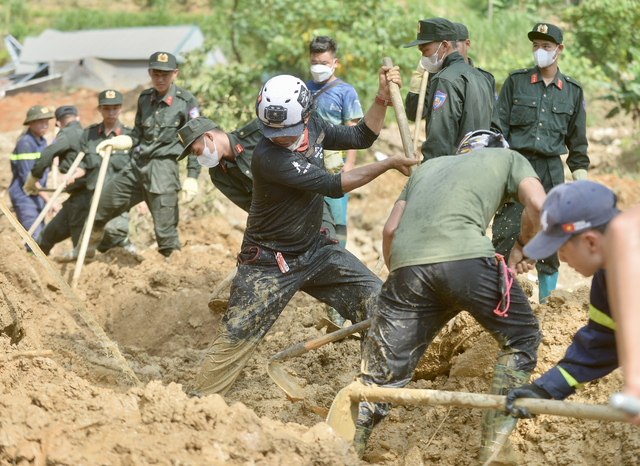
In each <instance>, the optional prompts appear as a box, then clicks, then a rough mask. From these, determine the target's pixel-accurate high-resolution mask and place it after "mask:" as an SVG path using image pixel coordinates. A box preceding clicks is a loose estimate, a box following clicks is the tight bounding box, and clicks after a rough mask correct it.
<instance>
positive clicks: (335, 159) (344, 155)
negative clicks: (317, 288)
mask: <svg viewBox="0 0 640 466" xmlns="http://www.w3.org/2000/svg"><path fill="white" fill-rule="evenodd" d="M337 51H338V44H337V43H336V41H335V39H332V38H331V37H327V36H320V37H316V38H315V39H313V40H312V41H311V43H310V44H309V53H310V56H309V64H310V65H311V66H310V70H311V74H312V76H313V80H311V81H308V82H307V83H306V86H307V88H308V89H309V90H310V91H311V94H312V95H313V100H314V101H315V102H316V108H315V110H314V111H313V113H312V114H313V116H315V117H319V118H322V119H323V120H324V121H327V122H329V123H333V124H334V125H345V126H353V125H355V124H357V123H358V121H360V119H361V118H362V116H363V113H362V107H361V106H360V100H359V99H358V93H357V92H356V90H355V89H354V88H353V86H352V85H351V84H347V83H345V82H344V81H342V80H341V79H339V78H337V77H336V75H335V71H336V68H337V67H338V59H337V58H336V52H337ZM357 153H358V151H357V150H355V149H350V150H346V151H327V150H325V166H326V168H327V171H328V172H329V173H332V174H335V173H338V172H340V171H341V172H342V173H346V172H348V171H349V170H351V169H353V168H354V166H355V163H356V155H357ZM348 201H349V194H345V195H344V196H343V197H341V198H339V199H331V198H328V197H326V198H325V202H327V203H328V204H329V206H330V208H331V215H332V217H333V220H334V222H335V225H336V231H335V233H336V237H337V239H338V240H339V241H340V244H341V245H342V246H345V245H346V243H347V202H348Z"/></svg>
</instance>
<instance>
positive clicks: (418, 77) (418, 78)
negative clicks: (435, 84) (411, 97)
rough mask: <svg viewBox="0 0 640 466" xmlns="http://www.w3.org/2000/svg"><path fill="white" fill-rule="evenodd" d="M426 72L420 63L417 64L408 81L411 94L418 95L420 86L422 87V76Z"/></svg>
mask: <svg viewBox="0 0 640 466" xmlns="http://www.w3.org/2000/svg"><path fill="white" fill-rule="evenodd" d="M425 71H427V70H425V69H424V66H422V62H418V67H417V68H416V70H415V71H414V72H413V73H412V74H411V81H409V92H413V93H414V94H420V86H421V85H422V76H423V75H424V72H425Z"/></svg>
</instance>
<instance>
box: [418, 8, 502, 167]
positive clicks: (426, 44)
mask: <svg viewBox="0 0 640 466" xmlns="http://www.w3.org/2000/svg"><path fill="white" fill-rule="evenodd" d="M456 39H457V32H456V29H455V26H454V25H453V23H452V22H451V21H448V20H446V19H444V18H431V19H425V20H421V21H420V22H419V23H418V36H417V39H416V40H414V41H413V42H411V43H410V44H408V45H405V47H413V46H415V45H417V46H418V48H419V49H420V52H421V53H422V59H421V61H420V64H419V65H418V69H417V70H416V71H414V73H413V75H412V77H411V82H410V84H409V93H408V94H407V97H406V100H405V107H406V113H407V118H408V119H409V120H411V121H414V120H415V117H416V111H417V108H418V99H419V93H420V83H421V81H422V76H423V72H424V70H425V69H426V70H427V71H429V73H430V76H431V75H432V74H433V77H430V81H429V92H428V93H427V97H426V98H425V103H424V111H423V118H426V140H425V141H424V143H423V144H422V155H423V156H424V160H425V161H426V160H429V159H432V158H435V157H440V156H443V155H450V154H454V153H455V152H456V148H457V147H458V144H459V143H460V141H461V140H462V138H463V137H464V136H465V135H466V134H467V133H469V132H471V131H474V130H479V129H487V130H488V129H489V128H490V127H491V114H492V111H493V104H494V102H495V100H494V96H493V94H491V91H490V89H489V86H488V85H487V79H486V78H485V77H484V76H483V75H482V74H480V72H479V71H478V70H476V69H475V68H473V67H472V66H469V65H468V64H467V63H465V61H464V58H462V55H460V53H459V52H458V51H457V49H456V47H457V42H456Z"/></svg>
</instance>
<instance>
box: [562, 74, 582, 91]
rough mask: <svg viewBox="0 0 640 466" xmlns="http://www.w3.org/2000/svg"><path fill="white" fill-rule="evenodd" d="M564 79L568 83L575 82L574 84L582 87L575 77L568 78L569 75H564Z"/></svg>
mask: <svg viewBox="0 0 640 466" xmlns="http://www.w3.org/2000/svg"><path fill="white" fill-rule="evenodd" d="M564 79H565V80H566V81H567V82H568V83H571V84H575V85H576V86H578V87H579V88H580V89H582V85H581V84H580V83H579V82H578V81H576V80H575V79H573V78H570V77H569V76H565V77H564Z"/></svg>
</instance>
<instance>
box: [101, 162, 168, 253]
mask: <svg viewBox="0 0 640 466" xmlns="http://www.w3.org/2000/svg"><path fill="white" fill-rule="evenodd" d="M142 201H145V202H146V203H147V205H148V206H149V211H150V212H151V215H152V217H153V227H154V230H155V234H156V241H157V242H158V252H159V253H160V254H162V255H164V256H166V257H168V256H170V255H171V253H172V252H173V251H174V250H178V251H179V250H180V238H179V237H178V228H177V227H178V220H179V211H178V192H177V191H173V192H168V193H164V194H156V193H152V192H150V191H148V190H147V189H145V187H144V184H143V181H142V177H141V175H140V173H139V171H138V168H137V166H136V164H135V163H131V164H129V165H127V166H126V167H124V168H123V169H122V170H121V171H120V172H118V173H117V174H116V175H115V176H114V177H113V178H112V179H111V180H110V181H109V182H108V183H107V184H106V185H105V187H104V189H103V191H102V196H100V204H99V205H98V211H97V213H96V220H95V223H94V227H93V232H92V234H91V247H94V248H95V247H97V246H98V244H100V241H102V238H103V236H102V235H103V233H102V231H103V229H104V228H105V226H106V224H107V222H109V220H111V219H113V218H116V217H118V216H119V215H121V214H123V213H124V212H129V210H130V209H131V208H132V207H134V206H135V205H137V204H139V203H140V202H142Z"/></svg>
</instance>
